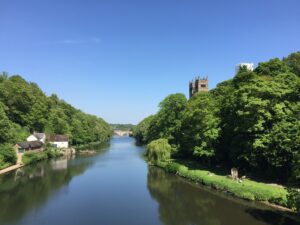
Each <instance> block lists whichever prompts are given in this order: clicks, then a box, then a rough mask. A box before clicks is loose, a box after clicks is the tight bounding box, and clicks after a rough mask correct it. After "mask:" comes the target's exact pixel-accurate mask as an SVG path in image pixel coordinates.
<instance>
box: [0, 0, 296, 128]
mask: <svg viewBox="0 0 300 225" xmlns="http://www.w3.org/2000/svg"><path fill="white" fill-rule="evenodd" d="M0 9H1V13H0V71H7V72H9V73H10V74H11V75H12V74H20V75H22V76H23V77H24V78H25V79H27V80H29V81H33V82H36V83H37V84H38V85H39V86H40V87H41V88H42V89H43V90H44V91H45V93H46V94H48V95H50V94H51V93H56V94H58V95H59V97H60V98H62V99H64V100H66V101H67V102H69V103H71V104H72V105H74V106H75V107H77V108H80V109H81V110H83V111H85V112H87V113H91V114H95V115H98V116H101V117H103V118H104V119H105V120H107V121H108V122H114V123H137V122H138V121H140V120H141V119H143V118H144V117H146V116H148V115H150V114H153V113H155V112H156V111H157V109H158V108H157V105H158V103H159V102H160V101H161V100H162V99H163V98H164V97H166V96H167V95H168V94H171V93H177V92H181V93H184V94H186V95H188V82H189V80H191V79H192V78H193V77H194V76H195V75H201V76H208V77H209V86H210V88H213V87H215V85H216V84H217V83H219V82H221V81H223V80H226V79H229V78H231V77H232V76H233V75H234V67H235V64H237V63H239V62H253V63H255V64H257V63H258V62H260V61H265V60H268V59H269V58H272V57H280V58H281V57H283V56H287V55H288V54H289V53H291V52H295V51H299V50H300V13H299V12H300V11H299V10H300V1H299V0H282V1H278V0H253V1H243V0H235V1H234V0H226V1H225V0H224V1H221V0H218V1H217V0H180V1H179V0H152V1H144V0H126V1H124V0H118V1H117V0H106V1H101V0H64V1H63V0H43V1H41V0H26V1H25V0H0Z"/></svg>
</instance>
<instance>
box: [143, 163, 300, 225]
mask: <svg viewBox="0 0 300 225" xmlns="http://www.w3.org/2000/svg"><path fill="white" fill-rule="evenodd" d="M148 189H149V192H150V194H151V196H152V197H153V198H154V199H155V200H156V201H157V202H158V204H159V214H160V220H161V221H162V222H163V223H164V224H166V225H171V224H172V225H173V224H176V225H186V224H201V225H206V224H208V225H219V224H226V225H227V224H228V225H241V224H242V225H253V224H255V225H263V224H265V225H266V224H280V225H294V224H297V223H296V222H295V221H293V220H292V219H289V218H288V217H286V216H285V215H283V214H279V213H277V212H275V211H272V210H270V209H268V208H265V207H263V206H261V207H258V206H255V205H252V206H250V204H247V203H246V202H244V201H240V200H236V201H232V200H229V199H227V197H220V196H218V195H216V194H213V193H211V192H209V191H204V190H202V189H201V188H198V187H195V185H191V184H190V183H188V182H185V181H183V180H182V179H181V178H178V177H176V176H174V175H172V174H168V173H166V172H165V171H163V170H161V169H159V168H155V167H149V170H148Z"/></svg>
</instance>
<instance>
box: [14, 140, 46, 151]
mask: <svg viewBox="0 0 300 225" xmlns="http://www.w3.org/2000/svg"><path fill="white" fill-rule="evenodd" d="M17 145H19V146H20V147H22V148H24V149H29V148H41V147H43V145H44V144H43V142H41V141H24V142H19V143H17Z"/></svg>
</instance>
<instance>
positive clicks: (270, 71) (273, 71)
mask: <svg viewBox="0 0 300 225" xmlns="http://www.w3.org/2000/svg"><path fill="white" fill-rule="evenodd" d="M254 72H255V73H257V74H258V75H266V76H272V77H274V76H276V75H278V74H282V73H287V72H289V67H288V66H287V65H286V63H284V62H283V61H281V60H280V59H278V58H274V59H271V60H269V61H268V62H262V63H259V64H258V67H256V69H255V71H254Z"/></svg>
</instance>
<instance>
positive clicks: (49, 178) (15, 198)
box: [0, 153, 101, 224]
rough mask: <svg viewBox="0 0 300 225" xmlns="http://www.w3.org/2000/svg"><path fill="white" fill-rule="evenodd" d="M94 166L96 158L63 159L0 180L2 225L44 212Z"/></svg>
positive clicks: (30, 166) (24, 168)
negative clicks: (48, 202)
mask: <svg viewBox="0 0 300 225" xmlns="http://www.w3.org/2000/svg"><path fill="white" fill-rule="evenodd" d="M100 154H101V153H100ZM94 162H95V158H94V157H85V156H81V157H76V159H74V157H73V158H60V159H55V160H51V161H50V160H49V161H44V162H40V163H37V164H34V165H29V166H26V167H23V168H20V169H18V170H16V171H14V172H11V173H8V174H6V175H3V176H0V206H1V210H0V224H12V223H15V222H17V221H20V220H21V219H22V217H23V216H25V215H26V214H28V213H29V212H31V211H33V210H35V209H38V208H40V207H41V206H43V204H45V203H46V202H47V201H48V199H50V198H53V197H54V196H55V195H56V194H59V192H60V190H62V189H63V188H66V187H67V186H68V184H69V183H70V181H71V180H72V179H73V178H74V177H75V176H78V175H80V174H83V173H84V171H85V170H87V169H88V168H89V167H91V166H92V165H93V164H94ZM4 206H5V207H4Z"/></svg>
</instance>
